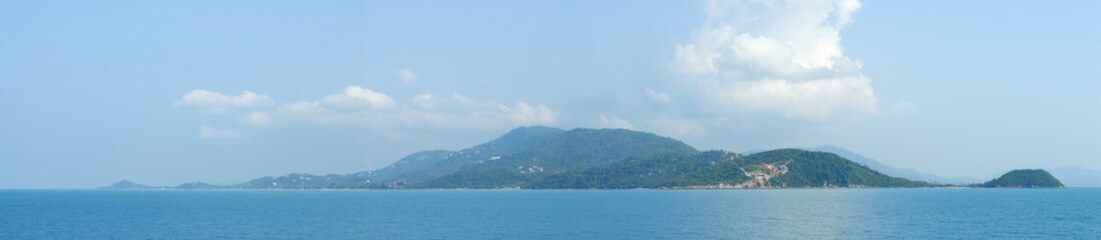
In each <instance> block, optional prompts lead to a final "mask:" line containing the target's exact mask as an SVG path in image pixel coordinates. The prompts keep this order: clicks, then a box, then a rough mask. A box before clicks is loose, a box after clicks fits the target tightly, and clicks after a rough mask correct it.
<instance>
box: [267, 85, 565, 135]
mask: <svg viewBox="0 0 1101 240" xmlns="http://www.w3.org/2000/svg"><path fill="white" fill-rule="evenodd" d="M445 96H447V97H439V96H436V95H433V94H431V93H424V94H419V95H415V96H413V97H412V98H411V102H410V105H411V106H412V107H399V106H402V105H401V104H399V103H397V102H396V101H393V99H392V98H390V97H389V96H387V95H385V94H383V93H379V92H374V91H372V90H370V89H366V88H361V87H358V86H349V87H348V88H346V89H345V91H344V93H342V94H332V95H329V96H326V97H324V98H323V99H322V100H320V101H300V102H294V103H286V104H283V105H282V106H279V108H278V109H276V110H275V111H274V112H272V114H267V113H266V112H263V113H257V114H255V115H257V116H252V114H250V116H247V117H246V121H248V122H250V123H253V122H265V123H269V122H276V121H277V122H287V123H292V124H302V123H306V124H354V125H364V126H390V127H400V126H410V127H418V128H423V127H430V128H451V129H479V128H481V129H492V128H502V127H514V126H518V125H554V124H556V123H557V118H556V114H555V112H554V111H553V110H551V109H550V108H549V107H547V106H545V105H541V104H534V105H533V104H528V103H526V102H516V103H515V104H514V105H505V104H500V103H496V102H493V101H488V100H482V101H477V100H472V99H470V98H467V97H466V96H463V95H460V94H457V93H453V94H449V95H445ZM377 109H387V110H386V111H378V110H377ZM253 120H256V121H253Z"/></svg>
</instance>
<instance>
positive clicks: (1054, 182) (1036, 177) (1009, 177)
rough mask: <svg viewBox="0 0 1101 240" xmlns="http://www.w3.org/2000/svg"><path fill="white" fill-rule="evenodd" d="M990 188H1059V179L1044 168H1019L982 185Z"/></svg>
mask: <svg viewBox="0 0 1101 240" xmlns="http://www.w3.org/2000/svg"><path fill="white" fill-rule="evenodd" d="M980 186H981V187H988V188H1057V187H1063V183H1062V182H1059V179H1055V176H1052V175H1051V173H1048V172H1047V171H1044V170H1043V169H1017V170H1013V171H1009V172H1008V173H1005V174H1003V175H1002V176H1001V177H998V178H995V179H994V180H990V181H988V182H986V183H983V184H982V185H980Z"/></svg>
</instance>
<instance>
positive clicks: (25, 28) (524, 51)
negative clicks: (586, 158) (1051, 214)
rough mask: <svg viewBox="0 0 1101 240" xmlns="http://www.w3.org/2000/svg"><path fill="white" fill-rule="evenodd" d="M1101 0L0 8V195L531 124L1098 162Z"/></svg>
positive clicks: (209, 176) (260, 165)
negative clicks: (4, 191)
mask: <svg viewBox="0 0 1101 240" xmlns="http://www.w3.org/2000/svg"><path fill="white" fill-rule="evenodd" d="M1098 12H1101V3H1098V2H1097V1H1061V2H1033V1H964V2H959V1H861V2H856V1H848V0H846V1H814V2H785V1H778V2H771V1H764V2H758V1H749V2H713V1H645V2H637V1H598V2H590V1H549V2H516V1H475V2H454V1H401V2H360V1H324V2H316V1H266V2H256V1H98V2H87V1H45V2H44V1H3V2H0V36H2V37H0V166H2V167H0V188H91V187H95V186H103V185H108V184H111V183H113V182H115V181H118V180H121V179H129V180H132V181H136V182H139V183H145V184H150V185H177V184H180V183H183V182H190V181H205V182H211V183H236V182H241V181H245V180H248V179H251V178H255V177H259V176H266V175H283V174H287V173H292V172H306V173H314V174H327V173H351V172H357V171H363V170H370V169H375V168H379V167H382V166H385V165H388V164H389V163H391V162H393V161H396V160H397V159H399V158H401V157H402V156H404V155H406V154H409V153H412V152H416V151H421V150H429V149H448V150H457V149H461V148H465V147H469V146H472V145H475V144H478V143H481V142H484V141H488V140H491V139H493V138H495V137H497V136H499V135H501V134H503V133H505V132H507V131H508V130H509V129H512V128H515V127H518V126H526V125H548V126H554V127H559V128H566V129H571V128H576V127H585V128H605V127H609V128H631V129H635V130H640V131H648V132H654V133H657V134H661V135H666V136H670V137H673V138H677V139H681V140H684V141H685V142H687V143H688V144H690V145H692V146H695V147H697V148H700V149H726V150H735V151H749V150H759V149H772V148H782V147H809V146H819V145H835V146H839V147H843V148H847V149H850V150H853V151H854V152H857V153H860V154H863V155H867V156H869V157H872V158H875V159H877V160H879V161H881V162H883V163H886V164H888V165H891V166H895V167H902V168H914V169H917V170H919V171H923V172H928V173H932V174H937V175H941V176H946V177H974V178H985V177H988V176H990V175H992V174H997V173H999V172H1002V171H1005V170H1008V169H1013V168H1054V167H1062V166H1079V167H1085V168H1090V169H1095V170H1101V15H1099V14H1097V13H1098Z"/></svg>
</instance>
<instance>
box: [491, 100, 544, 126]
mask: <svg viewBox="0 0 1101 240" xmlns="http://www.w3.org/2000/svg"><path fill="white" fill-rule="evenodd" d="M501 107H502V108H501V111H502V112H504V113H506V114H508V115H509V117H510V118H512V121H513V123H516V124H519V125H554V123H555V119H554V112H553V111H551V110H550V108H547V106H543V105H536V106H534V107H533V106H531V105H528V104H527V103H524V102H517V103H516V105H515V106H514V107H512V108H508V107H504V106H503V105H502V106H501Z"/></svg>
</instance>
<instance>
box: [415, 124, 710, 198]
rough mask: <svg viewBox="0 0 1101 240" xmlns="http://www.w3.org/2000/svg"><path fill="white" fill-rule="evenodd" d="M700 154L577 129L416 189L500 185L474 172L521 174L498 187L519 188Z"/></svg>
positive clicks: (654, 138)
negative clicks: (617, 165) (627, 163)
mask: <svg viewBox="0 0 1101 240" xmlns="http://www.w3.org/2000/svg"><path fill="white" fill-rule="evenodd" d="M697 152H698V151H697V150H696V149H695V148H692V147H691V146H688V145H687V144H684V143H683V142H681V141H677V140H675V139H672V138H668V137H662V136H658V135H655V134H653V133H645V132H637V131H630V130H624V129H574V130H570V131H567V132H564V133H562V134H559V135H557V136H555V137H553V138H551V139H549V140H547V141H546V142H543V143H541V144H538V145H535V146H532V147H531V148H530V149H529V150H526V151H522V152H517V153H514V154H508V155H504V156H501V157H500V158H499V159H495V160H493V161H482V162H476V163H474V164H471V165H468V166H466V167H464V168H463V169H462V170H460V171H457V172H455V173H452V174H451V175H445V176H443V177H440V178H438V179H435V180H432V181H427V182H425V183H423V184H420V185H414V186H416V187H431V188H437V187H447V186H452V185H455V184H454V183H451V182H454V181H457V182H469V183H470V185H486V184H481V183H479V182H485V181H489V182H499V181H498V179H495V178H480V177H479V179H480V180H478V179H472V178H474V177H475V176H478V175H477V174H472V173H471V172H494V173H503V172H515V173H517V174H513V175H499V176H508V178H509V179H512V180H511V181H510V182H509V184H506V185H502V186H496V187H517V186H521V185H525V184H527V183H528V182H531V181H535V180H537V179H539V178H542V177H544V176H549V175H554V174H559V173H562V172H565V171H568V170H581V169H587V168H590V167H593V166H598V165H601V164H607V163H612V162H619V161H622V160H624V159H627V158H629V157H641V156H651V155H655V154H663V153H675V154H695V153H697ZM486 169H493V170H486Z"/></svg>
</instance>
